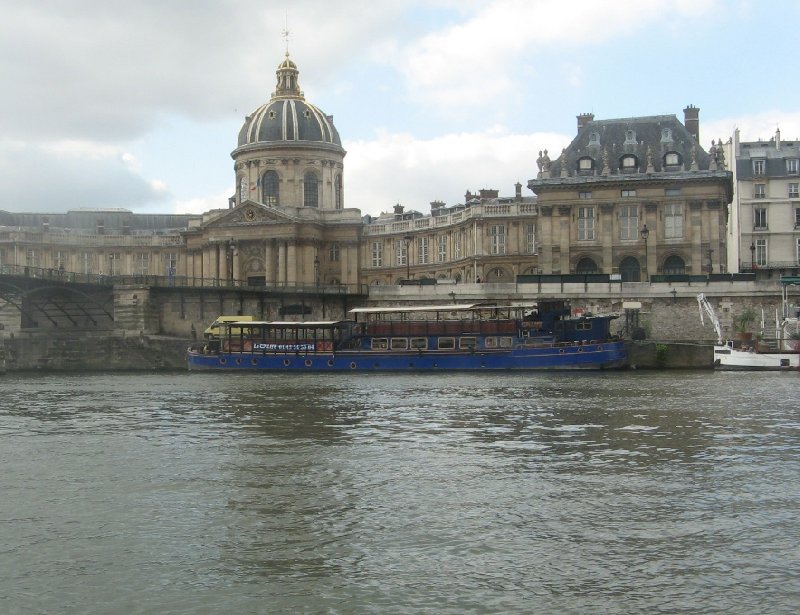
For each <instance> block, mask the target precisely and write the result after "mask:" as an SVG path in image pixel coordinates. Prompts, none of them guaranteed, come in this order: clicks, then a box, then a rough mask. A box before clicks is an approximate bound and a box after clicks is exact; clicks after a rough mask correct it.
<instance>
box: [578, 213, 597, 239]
mask: <svg viewBox="0 0 800 615" xmlns="http://www.w3.org/2000/svg"><path fill="white" fill-rule="evenodd" d="M578 239H579V240H581V241H590V240H593V239H594V207H579V208H578Z"/></svg>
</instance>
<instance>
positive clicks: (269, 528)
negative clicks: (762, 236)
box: [0, 372, 800, 615]
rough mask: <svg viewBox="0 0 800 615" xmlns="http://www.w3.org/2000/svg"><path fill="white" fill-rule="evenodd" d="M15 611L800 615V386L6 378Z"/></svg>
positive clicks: (689, 378)
mask: <svg viewBox="0 0 800 615" xmlns="http://www.w3.org/2000/svg"><path fill="white" fill-rule="evenodd" d="M0 391H1V392H2V395H1V396H0V469H2V472H0V613H3V614H15V613H24V614H26V615H30V614H36V613H47V614H64V613H67V614H72V613H75V614H78V613H80V614H89V613H102V614H126V615H128V614H136V613H148V614H150V613H154V614H155V613H157V614H184V613H187V614H193V615H194V614H203V613H209V614H212V613H226V614H237V615H238V614H250V613H310V614H311V613H313V614H316V613H331V614H338V613H342V614H344V613H376V614H377V613H380V614H384V613H392V614H395V613H397V614H405V613H431V614H437V615H438V614H448V613H452V614H466V613H796V612H798V610H800V573H799V572H798V571H799V570H800V548H799V547H798V545H800V523H798V514H799V513H800V409H799V404H798V402H799V401H800V374H797V373H784V374H766V373H760V374H759V373H754V374H730V373H714V372H619V373H580V374H569V373H557V374H545V373H542V374H515V375H491V374H478V375H468V374H457V375H436V376H424V375H423V376H420V375H417V376H404V375H397V376H394V375H344V376H342V375H286V376H284V375H276V376H269V375H257V374H187V373H183V372H181V373H166V374H145V375H141V374H91V375H85V374H84V375H45V374H41V375H40V374H27V375H15V374H7V375H5V376H3V377H2V378H1V379H0Z"/></svg>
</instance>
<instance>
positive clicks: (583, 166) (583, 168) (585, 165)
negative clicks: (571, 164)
mask: <svg viewBox="0 0 800 615" xmlns="http://www.w3.org/2000/svg"><path fill="white" fill-rule="evenodd" d="M593 168H594V160H593V159H592V158H590V157H589V156H584V157H583V158H579V159H578V171H579V172H588V171H591V170H592V169H593Z"/></svg>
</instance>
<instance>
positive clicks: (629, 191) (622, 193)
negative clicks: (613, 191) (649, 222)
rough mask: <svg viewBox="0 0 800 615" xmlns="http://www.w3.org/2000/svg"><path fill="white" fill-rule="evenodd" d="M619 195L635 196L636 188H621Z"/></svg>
mask: <svg viewBox="0 0 800 615" xmlns="http://www.w3.org/2000/svg"><path fill="white" fill-rule="evenodd" d="M619 195H620V196H622V197H626V198H627V197H633V196H636V190H622V191H620V193H619Z"/></svg>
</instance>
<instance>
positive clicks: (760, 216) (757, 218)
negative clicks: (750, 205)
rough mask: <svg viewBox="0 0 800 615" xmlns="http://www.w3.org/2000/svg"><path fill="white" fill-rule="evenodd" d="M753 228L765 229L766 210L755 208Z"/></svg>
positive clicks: (764, 208)
mask: <svg viewBox="0 0 800 615" xmlns="http://www.w3.org/2000/svg"><path fill="white" fill-rule="evenodd" d="M753 228H757V229H765V228H767V208H766V207H756V208H754V209H753Z"/></svg>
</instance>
